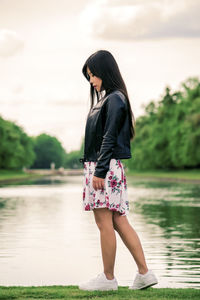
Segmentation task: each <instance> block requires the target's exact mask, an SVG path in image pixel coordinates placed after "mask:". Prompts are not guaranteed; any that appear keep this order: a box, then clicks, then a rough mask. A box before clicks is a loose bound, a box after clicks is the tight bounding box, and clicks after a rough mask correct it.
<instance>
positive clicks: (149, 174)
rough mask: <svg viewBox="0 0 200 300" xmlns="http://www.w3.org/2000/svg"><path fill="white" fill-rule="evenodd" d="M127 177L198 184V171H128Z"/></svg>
mask: <svg viewBox="0 0 200 300" xmlns="http://www.w3.org/2000/svg"><path fill="white" fill-rule="evenodd" d="M126 174H127V175H128V176H132V177H136V178H152V179H161V180H165V179H166V180H172V181H175V180H179V181H197V182H199V183H200V169H193V170H181V171H166V170H163V171H162V170H145V171H137V170H134V171H133V170H131V171H130V170H129V171H127V172H126Z"/></svg>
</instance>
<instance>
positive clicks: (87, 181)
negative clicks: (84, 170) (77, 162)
mask: <svg viewBox="0 0 200 300" xmlns="http://www.w3.org/2000/svg"><path fill="white" fill-rule="evenodd" d="M88 183H89V180H88V178H87V177H86V185H88Z"/></svg>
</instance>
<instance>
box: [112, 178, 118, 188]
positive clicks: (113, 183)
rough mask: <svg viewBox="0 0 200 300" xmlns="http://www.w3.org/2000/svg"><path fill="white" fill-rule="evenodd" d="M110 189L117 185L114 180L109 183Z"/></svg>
mask: <svg viewBox="0 0 200 300" xmlns="http://www.w3.org/2000/svg"><path fill="white" fill-rule="evenodd" d="M110 184H111V187H115V186H116V185H117V181H116V180H115V179H113V180H111V181H110Z"/></svg>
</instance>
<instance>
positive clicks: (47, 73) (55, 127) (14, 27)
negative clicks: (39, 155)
mask: <svg viewBox="0 0 200 300" xmlns="http://www.w3.org/2000/svg"><path fill="white" fill-rule="evenodd" d="M99 49H106V50H109V51H110V52H111V53H112V54H113V55H114V57H115V58H116V60H117V62H118V65H119V67H120V70H121V73H122V76H123V78H124V80H125V83H126V85H127V89H128V93H129V96H130V100H131V104H132V109H133V112H134V114H135V117H136V118H137V117H138V116H140V115H141V114H142V113H143V111H144V108H143V107H144V105H145V104H147V103H148V102H150V101H151V100H156V101H158V100H159V97H161V96H162V94H163V92H164V88H165V87H166V86H167V85H168V86H170V87H171V88H172V90H176V89H178V88H179V87H180V84H181V82H183V81H185V80H186V79H187V78H188V77H193V76H197V77H199V78H200V59H199V58H200V55H199V53H200V0H190V1H189V0H146V1H145V0H73V1H71V0H0V115H1V116H2V117H4V118H5V119H9V120H12V121H15V122H16V123H17V124H18V125H20V126H22V127H23V128H24V130H25V131H26V132H27V133H28V134H29V135H38V134H40V133H42V132H46V133H48V134H51V135H54V136H56V137H57V138H58V139H59V140H60V141H61V142H62V144H63V146H64V147H65V148H66V150H67V151H71V150H75V149H78V148H79V147H80V144H81V140H82V138H83V136H84V131H85V122H86V115H87V112H88V109H89V105H90V102H89V101H90V100H89V84H88V82H87V81H86V80H85V78H84V77H83V75H82V73H81V69H82V66H83V64H84V62H85V60H86V59H87V57H88V56H89V55H90V54H92V53H93V52H95V51H97V50H99Z"/></svg>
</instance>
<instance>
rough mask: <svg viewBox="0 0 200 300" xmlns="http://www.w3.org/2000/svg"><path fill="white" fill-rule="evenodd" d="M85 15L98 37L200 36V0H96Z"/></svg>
mask: <svg viewBox="0 0 200 300" xmlns="http://www.w3.org/2000/svg"><path fill="white" fill-rule="evenodd" d="M81 18H82V19H83V20H86V19H87V28H89V29H90V30H89V31H88V33H90V34H91V36H92V37H94V38H102V39H116V40H142V39H163V38H174V37H175V38H179V37H181V38H193V37H197V38H199V37H200V1H199V0H193V1H190V2H189V1H186V0H185V1H184V0H183V1H180V0H166V1H164V0H160V1H158V0H148V1H128V0H126V1H120V0H113V1H110V0H108V1H106V2H105V1H96V2H95V1H94V3H93V6H91V5H90V6H88V7H87V8H86V9H85V10H84V11H83V13H82V16H81Z"/></svg>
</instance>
